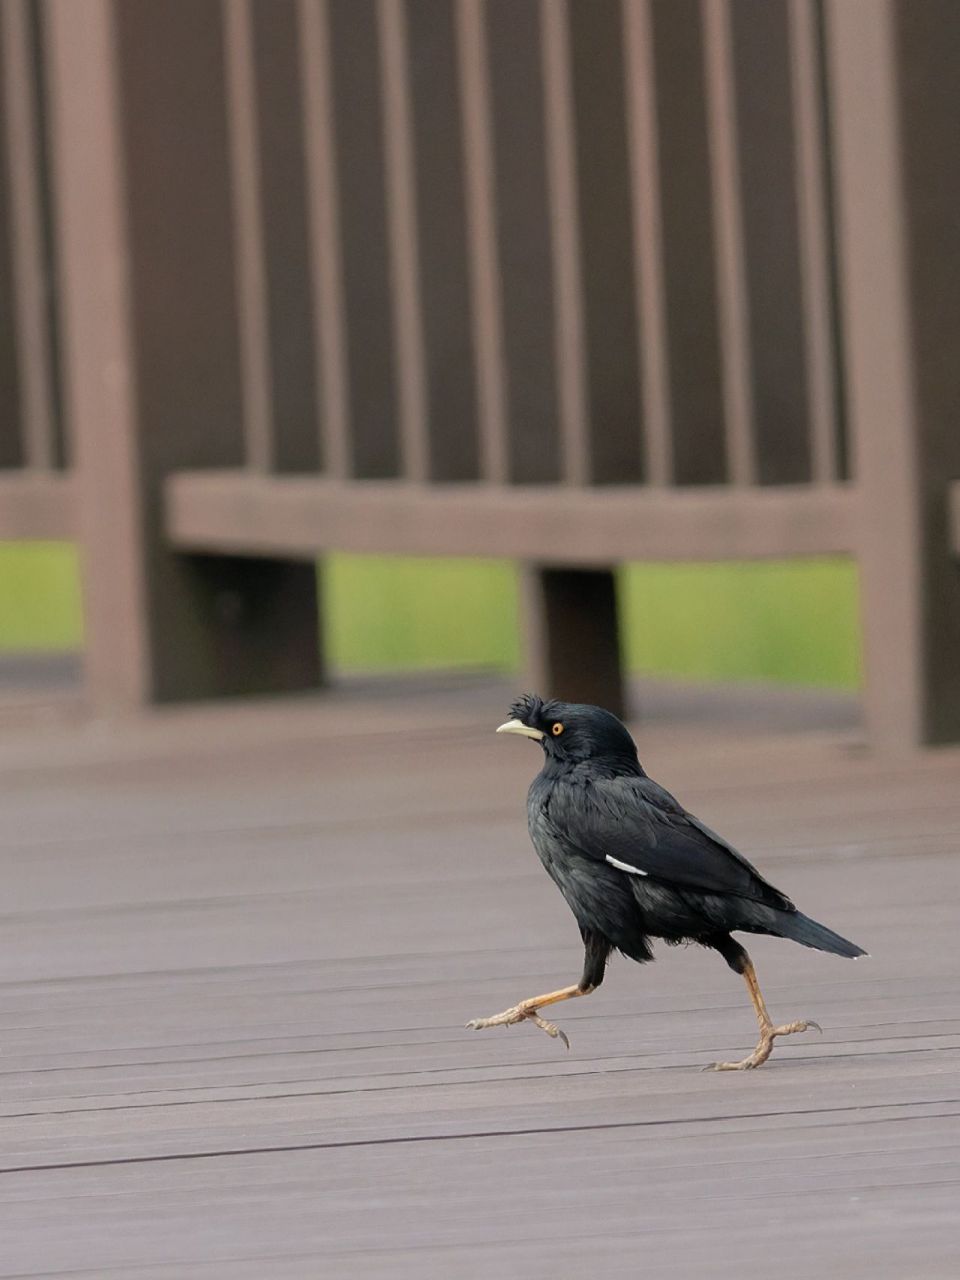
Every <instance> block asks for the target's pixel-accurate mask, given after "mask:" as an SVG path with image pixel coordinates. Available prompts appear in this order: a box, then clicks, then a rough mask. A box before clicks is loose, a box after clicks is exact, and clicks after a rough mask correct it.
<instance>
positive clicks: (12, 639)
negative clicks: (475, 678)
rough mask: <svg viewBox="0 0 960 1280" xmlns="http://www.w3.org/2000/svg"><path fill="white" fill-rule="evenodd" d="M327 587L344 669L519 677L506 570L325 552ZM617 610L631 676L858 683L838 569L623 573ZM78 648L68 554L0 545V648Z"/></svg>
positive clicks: (852, 597) (752, 567)
mask: <svg viewBox="0 0 960 1280" xmlns="http://www.w3.org/2000/svg"><path fill="white" fill-rule="evenodd" d="M322 581H323V586H322V591H323V601H324V609H323V615H324V627H325V633H326V644H327V652H328V653H329V655H330V659H331V661H332V663H333V664H334V665H335V666H336V667H337V668H338V669H340V670H343V671H386V670H404V669H419V668H430V667H441V668H456V667H461V668H466V667H472V668H478V667H486V668H492V669H496V670H501V671H515V670H517V668H518V666H519V662H520V646H519V639H518V635H517V575H516V571H515V569H514V567H513V566H512V565H511V564H508V563H506V562H503V561H492V560H444V559H411V558H406V557H367V556H348V555H333V556H330V557H329V558H328V560H327V563H326V567H325V572H324V574H323V580H322ZM621 608H622V615H623V621H624V646H625V650H626V658H627V664H628V666H629V668H630V670H631V671H634V672H638V673H645V674H651V675H666V676H676V677H679V678H685V679H700V680H771V681H778V682H783V683H787V684H801V685H802V684H807V685H819V686H823V687H832V688H841V689H851V688H855V687H856V686H857V684H858V681H859V676H860V635H859V624H858V617H857V579H856V568H855V565H854V564H853V562H852V561H850V560H847V559H841V558H831V559H820V560H794V561H786V562H780V561H776V562H760V563H750V564H702V565H700V564H643V565H629V566H627V567H626V568H624V570H623V571H622V574H621ZM81 643H82V621H81V608H80V591H79V585H78V564H77V555H76V552H75V551H74V549H73V548H72V547H70V546H68V545H66V544H62V543H16V544H14V543H8V544H0V649H6V650H8V651H12V650H26V649H46V650H56V649H75V648H78V647H79V646H80V644H81Z"/></svg>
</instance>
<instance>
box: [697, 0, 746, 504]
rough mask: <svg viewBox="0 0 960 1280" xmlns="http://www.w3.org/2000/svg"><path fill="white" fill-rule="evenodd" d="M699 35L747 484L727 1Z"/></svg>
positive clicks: (733, 425)
mask: <svg viewBox="0 0 960 1280" xmlns="http://www.w3.org/2000/svg"><path fill="white" fill-rule="evenodd" d="M703 35H704V69H705V76H706V89H707V120H708V125H709V130H710V161H711V169H712V174H713V200H714V230H715V233H716V256H717V283H718V292H719V303H720V317H721V319H720V336H721V342H722V352H723V402H724V411H723V416H724V422H725V424H726V438H727V459H728V466H729V471H730V478H731V480H732V481H733V483H734V484H740V485H749V484H752V483H753V482H754V480H755V479H756V457H755V452H754V440H753V402H752V396H751V389H750V378H751V373H750V344H749V320H748V314H747V307H748V299H747V289H746V279H745V272H744V262H743V223H742V216H741V206H740V175H739V171H738V165H737V121H736V110H735V104H734V85H733V58H732V54H731V49H730V12H729V4H728V0H703Z"/></svg>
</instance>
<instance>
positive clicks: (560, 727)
mask: <svg viewBox="0 0 960 1280" xmlns="http://www.w3.org/2000/svg"><path fill="white" fill-rule="evenodd" d="M550 732H551V733H552V734H553V736H554V737H555V738H559V737H560V735H561V733H563V725H562V724H561V723H560V721H559V720H558V721H557V722H556V724H555V725H554V726H553V728H552V729H551V730H550Z"/></svg>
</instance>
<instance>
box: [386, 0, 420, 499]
mask: <svg viewBox="0 0 960 1280" xmlns="http://www.w3.org/2000/svg"><path fill="white" fill-rule="evenodd" d="M377 15H378V20H379V31H380V60H381V61H380V67H381V76H382V79H383V108H384V110H383V129H384V152H385V156H386V175H387V215H388V219H389V227H390V249H391V252H390V279H391V290H392V303H393V328H394V342H395V350H396V369H397V386H398V395H399V407H400V437H401V441H402V445H403V473H404V475H405V477H406V478H407V479H408V480H414V481H418V480H426V479H427V478H428V476H429V443H428V439H427V431H428V423H427V396H426V387H425V378H424V342H423V329H422V318H421V306H420V290H419V279H418V276H419V270H418V268H419V261H418V253H417V208H416V192H415V185H414V172H413V152H412V145H413V143H412V133H411V122H410V94H409V85H408V81H407V30H406V21H405V15H404V9H403V3H402V0H377Z"/></svg>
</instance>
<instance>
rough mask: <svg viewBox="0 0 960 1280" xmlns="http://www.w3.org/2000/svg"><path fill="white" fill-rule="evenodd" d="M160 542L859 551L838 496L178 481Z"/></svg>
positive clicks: (596, 558) (236, 548)
mask: <svg viewBox="0 0 960 1280" xmlns="http://www.w3.org/2000/svg"><path fill="white" fill-rule="evenodd" d="M438 531H441V532H442V536H439V535H438ZM167 532H168V536H169V537H170V538H171V539H172V540H173V542H174V543H175V544H176V545H177V546H181V547H191V548H193V549H196V550H199V549H204V550H208V551H233V552H243V553H244V554H246V553H249V554H258V553H260V552H266V551H269V552H280V551H289V552H291V553H296V554H302V555H310V554H312V553H314V552H317V551H321V550H328V549H338V550H343V551H357V552H373V553H378V554H383V553H389V552H392V551H396V552H401V553H406V554H410V555H421V554H422V555H485V556H508V557H510V558H515V559H526V560H531V561H542V562H544V563H550V564H571V565H573V564H577V565H581V564H594V565H599V566H603V565H609V564H611V563H613V562H616V561H620V560H716V559H721V560H722V559H728V558H732V559H736V558H738V557H745V558H748V559H749V558H755V557H761V558H762V557H777V556H791V555H818V554H831V553H838V552H845V551H850V550H851V549H852V548H854V547H855V546H856V545H857V541H856V540H857V526H856V508H855V506H854V495H853V492H852V491H850V490H848V489H845V488H844V487H842V486H837V487H835V488H819V487H818V488H817V489H815V490H811V489H809V488H805V487H800V486H798V487H796V488H770V489H769V490H765V491H763V492H756V491H752V492H750V493H748V494H744V493H734V492H732V491H730V490H727V489H725V488H723V487H720V488H711V489H706V488H704V489H698V490H694V491H690V492H686V491H684V492H675V491H667V492H660V491H657V492H647V491H646V490H644V489H638V488H615V487H612V486H605V487H604V489H603V491H602V492H598V493H594V492H592V491H590V490H586V491H582V492H579V493H575V494H574V493H569V494H564V493H563V491H562V490H558V489H557V488H554V487H550V486H541V487H533V486H512V487H510V488H509V489H506V490H499V491H498V490H490V489H488V488H486V487H484V486H480V485H478V486H468V485H457V486H443V485H430V486H413V485H403V486H399V485H397V486H394V485H389V484H382V485H374V484H364V485H353V486H352V485H337V484H334V483H328V482H325V481H323V480H307V479H296V478H294V477H289V478H277V479H275V480H269V479H268V480H264V479H260V478H258V477H255V476H245V475H243V474H242V473H241V472H233V473H231V472H222V473H218V472H195V473H192V474H191V473H183V474H180V475H177V476H174V477H172V478H171V480H170V481H169V483H168V487H167Z"/></svg>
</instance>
